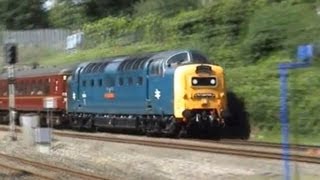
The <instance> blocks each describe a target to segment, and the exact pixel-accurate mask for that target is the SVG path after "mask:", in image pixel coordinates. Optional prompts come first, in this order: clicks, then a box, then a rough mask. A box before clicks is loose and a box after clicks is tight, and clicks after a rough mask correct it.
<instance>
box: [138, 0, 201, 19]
mask: <svg viewBox="0 0 320 180" xmlns="http://www.w3.org/2000/svg"><path fill="white" fill-rule="evenodd" d="M200 4H201V3H200V0H183V1H181V0H156V1H155V0H140V1H139V2H137V3H135V4H134V13H135V16H143V15H147V14H150V13H152V14H157V15H161V16H173V15H175V14H177V13H179V12H181V11H185V10H191V9H196V8H198V7H199V6H200Z"/></svg>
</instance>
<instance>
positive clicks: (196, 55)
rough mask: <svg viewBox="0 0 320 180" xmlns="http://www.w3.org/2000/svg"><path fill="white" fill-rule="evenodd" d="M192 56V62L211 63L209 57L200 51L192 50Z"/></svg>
mask: <svg viewBox="0 0 320 180" xmlns="http://www.w3.org/2000/svg"><path fill="white" fill-rule="evenodd" d="M191 56H192V60H191V61H192V62H196V63H203V64H206V63H209V60H208V58H206V57H205V56H204V55H202V54H200V53H198V52H192V53H191Z"/></svg>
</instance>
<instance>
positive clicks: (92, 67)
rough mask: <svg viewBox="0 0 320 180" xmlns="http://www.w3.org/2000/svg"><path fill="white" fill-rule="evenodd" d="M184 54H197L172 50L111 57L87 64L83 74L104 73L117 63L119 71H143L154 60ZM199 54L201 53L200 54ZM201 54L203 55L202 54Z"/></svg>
mask: <svg viewBox="0 0 320 180" xmlns="http://www.w3.org/2000/svg"><path fill="white" fill-rule="evenodd" d="M183 52H188V53H191V52H197V51H195V50H170V51H159V52H149V53H141V54H135V55H123V56H116V57H109V58H105V59H103V60H98V61H94V62H89V63H86V64H85V65H84V66H83V67H84V69H83V71H82V72H83V73H92V72H103V71H104V70H105V68H106V67H107V66H108V65H109V64H112V63H117V64H118V66H117V70H118V71H124V70H130V69H142V68H143V67H144V65H145V64H146V63H147V62H149V61H150V60H152V59H163V61H165V60H167V59H169V58H170V57H171V56H173V55H175V54H178V53H183ZM198 53H199V52H198ZM200 54H201V53H200Z"/></svg>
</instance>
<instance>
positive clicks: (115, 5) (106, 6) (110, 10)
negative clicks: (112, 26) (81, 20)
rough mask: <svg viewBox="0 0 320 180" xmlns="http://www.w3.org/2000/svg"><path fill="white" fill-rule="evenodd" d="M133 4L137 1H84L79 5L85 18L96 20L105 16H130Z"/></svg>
mask: <svg viewBox="0 0 320 180" xmlns="http://www.w3.org/2000/svg"><path fill="white" fill-rule="evenodd" d="M135 2H137V0H84V1H83V2H82V3H81V4H82V5H83V6H84V8H85V13H86V16H87V17H88V18H89V19H90V20H97V19H100V18H103V17H106V16H118V15H122V14H131V13H132V10H133V4H134V3H135Z"/></svg>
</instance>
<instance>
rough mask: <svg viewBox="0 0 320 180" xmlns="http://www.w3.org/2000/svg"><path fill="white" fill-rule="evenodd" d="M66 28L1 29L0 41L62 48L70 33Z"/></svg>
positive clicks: (2, 42) (20, 44)
mask: <svg viewBox="0 0 320 180" xmlns="http://www.w3.org/2000/svg"><path fill="white" fill-rule="evenodd" d="M70 33H71V32H70V31H69V30H66V29H41V30H28V31H3V32H1V35H0V37H1V38H2V39H1V41H0V43H1V44H5V43H7V42H14V43H17V44H19V46H22V47H23V46H42V47H43V46H44V47H48V48H54V49H64V48H65V47H66V39H67V37H68V36H69V35H70Z"/></svg>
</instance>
